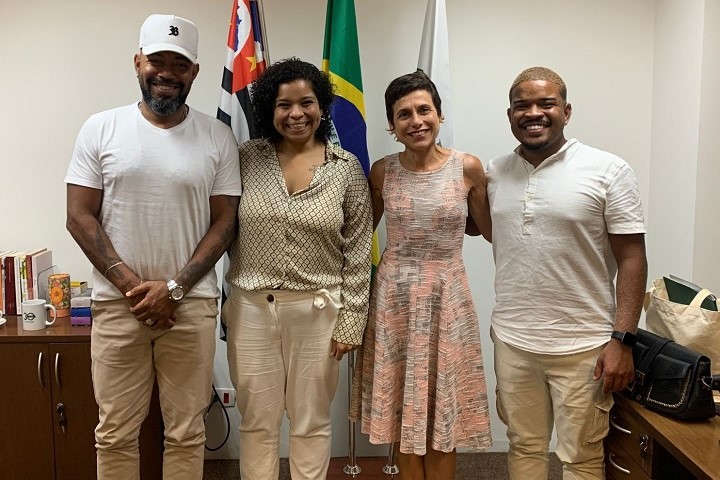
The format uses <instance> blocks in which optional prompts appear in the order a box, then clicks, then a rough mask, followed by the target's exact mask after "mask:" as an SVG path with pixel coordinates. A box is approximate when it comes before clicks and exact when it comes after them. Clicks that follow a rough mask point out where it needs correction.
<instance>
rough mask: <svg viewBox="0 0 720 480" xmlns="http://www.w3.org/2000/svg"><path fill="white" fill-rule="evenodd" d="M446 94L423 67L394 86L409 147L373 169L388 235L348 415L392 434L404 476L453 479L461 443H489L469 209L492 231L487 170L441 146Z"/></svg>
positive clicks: (394, 113) (390, 106)
mask: <svg viewBox="0 0 720 480" xmlns="http://www.w3.org/2000/svg"><path fill="white" fill-rule="evenodd" d="M440 105H441V102H440V97H439V95H438V93H437V89H436V88H435V85H434V84H433V83H432V81H431V80H430V79H429V78H428V77H427V76H426V75H425V74H424V73H422V72H415V73H411V74H408V75H403V76H401V77H399V78H397V79H395V80H393V81H392V82H391V83H390V85H389V86H388V88H387V90H386V91H385V107H386V113H387V119H388V124H389V131H390V133H392V134H394V135H395V136H396V137H397V140H398V141H399V142H400V143H402V144H403V145H404V146H405V150H404V151H403V152H400V153H396V154H393V155H389V156H387V157H385V158H382V159H380V160H378V161H377V162H375V163H374V164H373V166H372V170H371V172H370V190H371V195H372V200H373V223H374V226H375V227H377V224H378V223H379V222H380V218H381V217H382V216H383V213H384V214H385V222H386V227H387V245H386V248H385V251H384V253H383V257H382V260H381V262H380V265H379V267H378V271H377V274H376V276H375V279H374V283H373V287H372V294H371V299H370V316H369V322H368V326H367V329H366V331H365V338H364V342H363V347H362V351H361V352H360V354H359V357H358V362H357V368H356V372H355V379H354V384H353V385H354V391H353V405H352V408H351V417H352V418H354V419H359V420H361V421H362V431H363V432H364V433H366V434H369V435H370V442H371V443H375V444H385V443H395V444H396V446H395V447H396V448H395V451H396V452H398V458H397V464H398V467H399V469H400V478H402V479H412V480H419V479H420V480H422V479H426V478H427V479H431V478H432V479H453V478H455V459H456V458H455V449H456V448H458V447H460V448H467V449H471V450H482V449H485V448H487V447H489V446H490V444H491V438H490V421H489V415H488V405H487V392H486V385H485V374H484V370H483V362H482V354H481V348H480V331H479V327H478V320H477V315H476V313H475V307H474V304H473V300H472V297H471V294H470V288H469V286H468V280H467V276H466V274H465V267H464V264H463V260H462V245H463V236H464V231H465V224H466V220H467V216H468V212H469V213H470V215H471V217H472V219H473V220H474V222H475V223H476V224H477V225H478V227H479V229H480V231H481V233H482V234H483V235H484V236H485V237H486V238H487V239H488V240H489V239H490V216H489V211H488V209H487V203H486V195H485V185H486V180H485V173H484V169H483V166H482V163H481V162H480V160H479V159H478V158H476V157H474V156H472V155H469V154H466V153H461V152H458V151H456V150H451V149H447V148H443V147H441V146H439V145H437V144H436V141H437V136H438V133H439V131H440V123H441V122H442V119H443V117H442V111H441V107H440Z"/></svg>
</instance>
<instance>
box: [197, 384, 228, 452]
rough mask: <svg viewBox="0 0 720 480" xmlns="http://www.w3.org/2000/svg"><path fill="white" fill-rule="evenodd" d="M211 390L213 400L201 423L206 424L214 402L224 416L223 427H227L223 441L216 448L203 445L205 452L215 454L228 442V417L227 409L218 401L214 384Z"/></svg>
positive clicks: (218, 396) (218, 397)
mask: <svg viewBox="0 0 720 480" xmlns="http://www.w3.org/2000/svg"><path fill="white" fill-rule="evenodd" d="M212 389H213V398H212V400H211V401H210V405H208V407H207V409H206V410H205V414H204V415H203V422H207V417H208V415H209V414H210V410H211V409H212V407H213V405H214V404H215V402H217V403H218V405H220V408H222V411H223V413H224V414H225V426H226V427H227V430H226V431H225V439H223V441H222V443H221V444H220V445H219V446H217V447H208V446H207V443H206V444H205V450H207V451H209V452H215V451H217V450H220V449H221V448H222V447H224V446H225V444H226V443H227V441H228V438H230V416H229V415H228V412H227V408H226V407H225V405H223V403H222V400H221V399H220V395H218V392H217V390H216V389H215V384H213V386H212Z"/></svg>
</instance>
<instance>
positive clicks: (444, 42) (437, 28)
mask: <svg viewBox="0 0 720 480" xmlns="http://www.w3.org/2000/svg"><path fill="white" fill-rule="evenodd" d="M418 69H419V70H422V71H423V72H425V73H426V74H427V76H428V77H430V79H431V80H432V81H433V83H435V86H436V87H437V89H438V93H439V94H440V100H442V113H443V117H445V121H444V122H443V123H442V124H441V125H440V135H439V137H438V139H439V142H440V145H442V146H443V147H448V148H449V147H452V146H453V128H452V102H451V99H450V54H449V49H448V29H447V14H446V13H445V0H428V3H427V10H426V11H425V24H424V25H423V33H422V40H421V41H420V55H419V57H418Z"/></svg>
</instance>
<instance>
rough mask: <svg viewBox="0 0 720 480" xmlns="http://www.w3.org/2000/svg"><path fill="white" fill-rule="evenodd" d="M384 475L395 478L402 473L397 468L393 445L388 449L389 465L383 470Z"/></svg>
mask: <svg viewBox="0 0 720 480" xmlns="http://www.w3.org/2000/svg"><path fill="white" fill-rule="evenodd" d="M382 471H383V473H384V474H385V475H389V476H390V478H391V479H392V478H395V475H397V474H399V473H400V469H399V468H398V466H397V463H395V444H394V443H391V444H390V448H389V449H388V459H387V464H385V466H384V467H383V469H382Z"/></svg>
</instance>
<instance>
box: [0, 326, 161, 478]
mask: <svg viewBox="0 0 720 480" xmlns="http://www.w3.org/2000/svg"><path fill="white" fill-rule="evenodd" d="M18 320H19V317H15V316H9V317H7V323H6V324H5V325H4V326H0V387H2V388H1V389H0V405H1V406H2V412H1V413H0V432H2V435H0V465H2V471H3V473H2V478H3V480H27V479H31V478H32V479H43V480H87V479H94V478H95V477H96V455H95V436H94V430H95V426H96V425H97V423H98V407H97V404H96V403H95V396H94V394H93V389H92V377H91V371H90V330H91V327H89V326H71V325H70V318H69V317H64V318H58V319H57V320H56V321H55V323H54V324H53V325H52V326H50V327H48V328H46V329H44V330H38V331H25V330H23V329H22V327H21V326H18ZM61 405H62V407H61V408H60V406H61ZM60 410H62V414H61V412H60ZM162 442H163V433H162V417H161V415H160V406H159V402H158V398H157V391H155V392H153V400H152V402H151V407H150V413H149V414H148V417H147V418H146V419H145V422H144V423H143V426H142V430H141V433H140V470H141V478H142V479H143V480H146V479H148V480H154V479H157V478H161V477H162V451H163V445H162Z"/></svg>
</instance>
